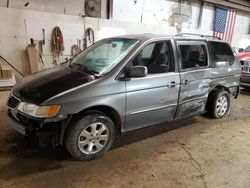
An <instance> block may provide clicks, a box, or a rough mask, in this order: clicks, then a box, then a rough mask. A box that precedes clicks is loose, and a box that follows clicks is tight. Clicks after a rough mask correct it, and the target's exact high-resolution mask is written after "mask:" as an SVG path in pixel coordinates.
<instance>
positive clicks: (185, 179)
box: [0, 92, 250, 188]
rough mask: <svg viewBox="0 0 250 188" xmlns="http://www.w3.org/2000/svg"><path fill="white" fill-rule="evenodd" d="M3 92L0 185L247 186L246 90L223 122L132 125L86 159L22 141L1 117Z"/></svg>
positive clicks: (249, 121) (249, 127) (249, 101)
mask: <svg viewBox="0 0 250 188" xmlns="http://www.w3.org/2000/svg"><path fill="white" fill-rule="evenodd" d="M7 96H8V92H0V117H1V119H0V187H8V188H9V187H25V188H29V187H36V188H39V187H46V188H47V187H124V188H125V187H126V188H127V187H150V188H151V187H178V188H179V187H192V188H195V187H197V188H200V187H205V188H206V187H211V188H215V187H220V188H223V187H237V188H248V187H250V116H249V114H250V93H247V92H243V93H242V94H241V95H240V96H239V98H238V99H237V100H235V101H234V102H233V104H232V108H231V112H230V115H229V116H228V117H226V118H224V119H222V120H214V119H209V118H208V117H206V116H199V117H196V118H192V119H186V120H182V121H176V122H174V123H170V124H167V125H157V126H153V127H150V128H145V129H142V130H138V131H133V132H130V133H128V134H126V135H124V136H120V137H119V138H118V140H117V141H116V143H115V146H114V147H113V149H112V150H111V151H109V152H108V153H106V154H105V155H104V156H103V157H102V158H99V159H97V160H94V161H90V162H78V161H74V160H73V159H72V158H71V157H70V156H69V154H68V153H67V152H66V151H65V149H57V150H50V149H47V150H46V149H40V148H37V147H36V146H34V145H32V143H28V141H26V140H25V139H24V138H23V137H22V136H20V135H19V134H18V133H16V132H15V131H14V130H12V128H10V127H9V126H8V125H7V123H6V121H5V119H4V105H5V101H6V99H7Z"/></svg>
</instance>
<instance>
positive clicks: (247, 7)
mask: <svg viewBox="0 0 250 188" xmlns="http://www.w3.org/2000/svg"><path fill="white" fill-rule="evenodd" d="M204 1H205V2H208V3H213V4H215V5H221V6H226V7H230V8H236V9H238V10H242V11H245V12H248V13H250V5H248V2H245V1H244V3H246V4H245V5H241V3H243V1H239V0H237V1H236V0H228V1H224V0H204ZM229 1H230V2H229ZM234 1H235V2H234ZM236 2H237V3H236Z"/></svg>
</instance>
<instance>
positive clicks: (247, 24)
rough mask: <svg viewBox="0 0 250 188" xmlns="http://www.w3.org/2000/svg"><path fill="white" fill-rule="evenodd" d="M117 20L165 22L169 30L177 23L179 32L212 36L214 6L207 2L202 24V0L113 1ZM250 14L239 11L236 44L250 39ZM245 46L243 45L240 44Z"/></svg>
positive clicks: (162, 23)
mask: <svg viewBox="0 0 250 188" xmlns="http://www.w3.org/2000/svg"><path fill="white" fill-rule="evenodd" d="M113 1H114V3H113V9H114V11H113V19H115V20H120V21H129V22H137V23H147V24H156V25H162V26H164V27H165V28H166V30H168V29H169V26H171V25H172V26H174V27H175V28H176V29H177V31H178V32H184V33H185V32H187V33H199V34H206V35H212V33H213V31H212V28H213V19H214V5H213V4H210V3H205V4H204V9H203V14H202V18H201V19H202V21H201V26H200V27H198V19H199V12H200V7H201V6H200V5H201V2H200V1H198V0H192V1H190V2H188V1H186V2H185V3H184V4H182V5H181V4H180V3H179V2H180V1H173V0H157V1H155V0H136V1H131V0H123V1H120V0H113ZM249 32H250V13H245V12H242V11H239V10H238V12H237V16H236V24H235V30H234V34H233V41H232V45H233V46H234V47H239V46H240V45H241V43H242V42H241V41H242V40H248V39H250V35H249ZM240 47H242V46H240Z"/></svg>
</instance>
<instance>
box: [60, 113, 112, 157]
mask: <svg viewBox="0 0 250 188" xmlns="http://www.w3.org/2000/svg"><path fill="white" fill-rule="evenodd" d="M114 139H115V126H114V123H113V121H112V120H111V119H110V118H109V117H107V116H106V115H104V114H102V113H97V112H93V113H90V114H87V115H85V116H83V117H80V116H78V117H76V118H75V119H74V120H73V121H72V123H71V124H70V125H69V127H68V129H67V132H66V136H65V145H66V148H67V150H68V151H69V153H70V154H71V155H72V156H73V157H74V158H75V159H77V160H85V161H88V160H93V159H96V158H98V157H100V156H102V155H103V154H104V153H105V152H107V151H108V150H109V149H110V147H111V146H112V144H113V141H114Z"/></svg>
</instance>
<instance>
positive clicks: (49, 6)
mask: <svg viewBox="0 0 250 188" xmlns="http://www.w3.org/2000/svg"><path fill="white" fill-rule="evenodd" d="M107 1H108V0H101V18H107ZM8 2H9V3H8ZM84 3H85V0H70V1H69V0H1V1H0V7H7V6H8V7H9V8H16V9H22V10H36V11H41V12H49V13H57V14H69V15H79V14H81V13H84Z"/></svg>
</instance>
